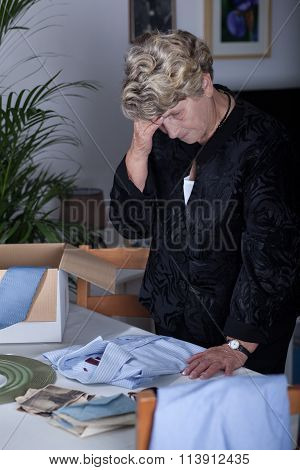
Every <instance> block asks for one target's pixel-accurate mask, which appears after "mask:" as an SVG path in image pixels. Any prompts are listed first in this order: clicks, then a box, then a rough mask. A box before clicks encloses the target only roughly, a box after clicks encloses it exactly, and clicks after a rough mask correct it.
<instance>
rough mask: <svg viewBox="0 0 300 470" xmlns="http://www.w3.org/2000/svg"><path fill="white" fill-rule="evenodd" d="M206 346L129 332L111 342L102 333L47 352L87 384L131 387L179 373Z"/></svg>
mask: <svg viewBox="0 0 300 470" xmlns="http://www.w3.org/2000/svg"><path fill="white" fill-rule="evenodd" d="M201 351H204V348H202V347H201V346H197V345H195V344H191V343H187V342H185V341H181V340H178V339H175V338H170V337H168V336H157V335H129V336H121V337H119V338H115V339H113V340H110V341H104V340H103V338H102V337H101V336H98V337H97V338H95V339H94V340H93V341H91V342H90V343H88V344H86V345H85V346H78V345H77V346H71V347H68V348H64V349H60V350H56V351H50V352H47V353H45V354H44V357H45V358H46V359H48V360H49V361H50V362H51V363H52V364H53V366H54V368H55V369H56V370H57V371H58V372H59V373H61V374H62V375H64V376H65V377H68V378H70V379H75V380H78V381H79V382H81V383H85V384H95V383H105V384H112V385H118V386H120V387H125V388H129V389H134V388H138V387H144V386H149V385H151V383H152V381H153V379H154V378H155V377H157V376H160V375H167V374H176V373H179V372H181V371H182V370H183V369H184V368H185V367H186V360H187V359H188V358H189V357H190V356H192V355H193V354H196V353H198V352H201Z"/></svg>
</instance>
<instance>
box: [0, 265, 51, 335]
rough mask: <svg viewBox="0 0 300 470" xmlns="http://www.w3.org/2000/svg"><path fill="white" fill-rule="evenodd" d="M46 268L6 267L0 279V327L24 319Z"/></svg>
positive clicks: (5, 326)
mask: <svg viewBox="0 0 300 470" xmlns="http://www.w3.org/2000/svg"><path fill="white" fill-rule="evenodd" d="M46 269H47V268H45V267H31V266H16V267H11V268H9V269H7V271H6V273H5V274H4V276H3V278H2V280H1V281H0V329H3V328H7V327H8V326H11V325H14V324H15V323H19V322H22V321H24V320H25V319H26V317H27V314H28V312H29V309H30V307H31V304H32V300H33V298H34V295H35V293H36V290H37V288H38V286H39V284H40V282H41V279H42V276H43V274H44V272H45V271H46Z"/></svg>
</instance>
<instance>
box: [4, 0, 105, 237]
mask: <svg viewBox="0 0 300 470" xmlns="http://www.w3.org/2000/svg"><path fill="white" fill-rule="evenodd" d="M40 1H41V0H0V52H2V51H3V49H4V48H5V47H6V44H7V41H6V39H7V37H8V36H12V35H14V34H20V33H22V34H26V33H27V32H28V28H27V27H26V26H24V25H22V24H21V23H22V18H23V16H24V14H25V13H27V12H28V11H29V10H30V9H31V8H32V7H33V6H34V5H36V4H37V3H39V2H40ZM37 59H38V57H31V59H30V60H37ZM58 76H59V72H58V73H57V74H56V75H54V76H53V77H51V78H50V79H49V80H48V81H47V82H45V83H41V84H38V85H36V86H34V87H32V89H21V90H20V91H18V92H15V91H14V90H13V89H10V87H7V85H6V86H3V84H2V83H1V77H2V75H1V76H0V243H34V242H58V241H62V240H64V241H68V240H69V233H70V226H69V224H64V225H62V223H61V222H59V220H55V219H54V218H53V213H54V211H55V207H54V208H53V207H52V208H51V209H49V204H50V205H51V203H52V206H53V202H54V201H58V200H59V199H62V198H64V197H65V196H67V195H68V194H70V193H71V192H72V190H73V189H74V187H75V181H76V174H73V175H65V174H55V173H54V172H53V171H51V169H50V166H49V165H47V160H46V159H45V157H44V155H45V152H46V151H47V153H48V154H49V151H50V150H51V148H53V147H54V146H57V145H62V144H65V145H75V146H77V145H79V144H80V142H79V140H78V139H77V138H76V136H75V135H74V132H73V124H72V122H71V121H70V120H69V119H67V118H66V117H65V116H63V115H61V114H60V113H58V112H57V111H55V107H54V106H52V103H53V102H54V100H55V99H56V98H61V94H62V93H67V94H69V95H74V94H75V92H74V90H76V89H78V88H80V89H88V90H95V89H97V88H98V86H97V84H95V83H92V82H88V81H77V82H72V83H62V82H59V83H57V80H58ZM6 79H7V77H6ZM76 94H77V95H78V92H77V91H76ZM47 208H48V210H47ZM77 233H78V244H80V243H84V242H86V240H81V239H80V227H78V231H77ZM73 241H74V238H73Z"/></svg>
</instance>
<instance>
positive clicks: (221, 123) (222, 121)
mask: <svg viewBox="0 0 300 470" xmlns="http://www.w3.org/2000/svg"><path fill="white" fill-rule="evenodd" d="M222 93H224V95H226V96H227V99H228V106H227V110H226V113H225V114H224V116H223V117H222V119H221V121H220V122H219V125H218V127H217V129H220V127H221V126H223V124H224V122H225V121H226V119H227V116H228V114H229V111H230V108H231V96H230V94H229V93H227V91H222Z"/></svg>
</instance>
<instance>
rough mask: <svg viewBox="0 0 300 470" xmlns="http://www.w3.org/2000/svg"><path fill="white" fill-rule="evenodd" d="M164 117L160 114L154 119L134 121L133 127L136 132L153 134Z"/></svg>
mask: <svg viewBox="0 0 300 470" xmlns="http://www.w3.org/2000/svg"><path fill="white" fill-rule="evenodd" d="M163 120H164V118H163V117H162V116H160V117H159V118H157V119H155V120H154V121H151V122H149V121H134V129H135V131H137V132H138V133H141V134H147V135H153V134H154V132H155V131H156V129H157V128H158V127H159V126H160V125H161V124H162V123H163Z"/></svg>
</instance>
